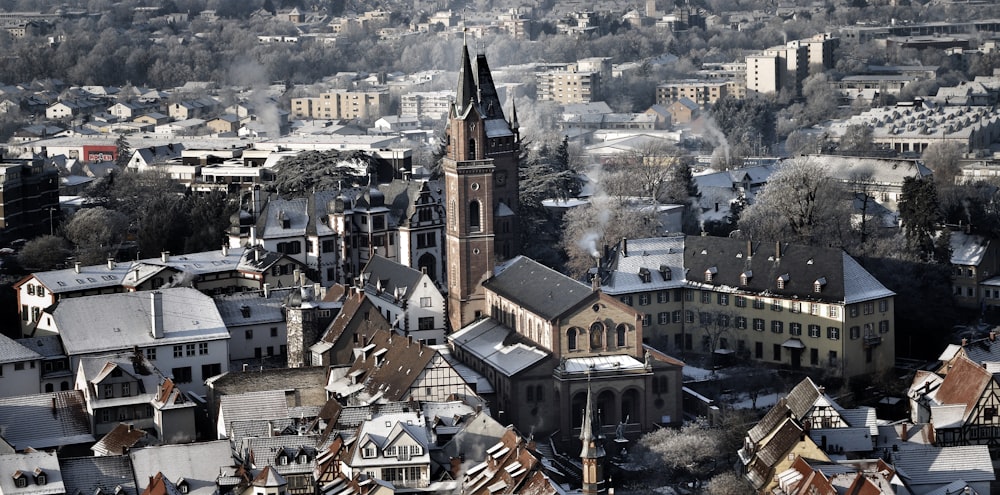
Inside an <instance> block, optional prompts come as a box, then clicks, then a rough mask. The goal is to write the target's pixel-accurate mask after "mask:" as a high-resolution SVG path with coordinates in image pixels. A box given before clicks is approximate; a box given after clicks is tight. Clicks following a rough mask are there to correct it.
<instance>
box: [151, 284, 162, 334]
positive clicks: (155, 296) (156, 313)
mask: <svg viewBox="0 0 1000 495" xmlns="http://www.w3.org/2000/svg"><path fill="white" fill-rule="evenodd" d="M149 296H150V301H151V303H152V305H151V311H150V317H151V320H152V321H151V322H150V323H151V324H152V327H151V331H152V335H153V338H154V339H162V338H163V293H162V292H160V291H158V290H154V291H152V292H151V293H150V294H149Z"/></svg>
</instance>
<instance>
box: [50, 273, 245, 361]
mask: <svg viewBox="0 0 1000 495" xmlns="http://www.w3.org/2000/svg"><path fill="white" fill-rule="evenodd" d="M158 292H159V293H160V294H161V295H162V298H163V337H162V338H159V339H155V338H153V336H152V335H151V328H152V317H151V312H152V303H151V301H152V299H151V298H152V295H153V294H154V293H153V292H150V291H141V292H127V293H119V294H101V295H96V296H85V297H73V298H68V299H64V300H62V301H59V304H57V305H56V306H55V309H54V310H52V317H53V320H54V322H55V327H56V328H58V329H59V334H60V336H61V337H62V341H63V345H64V347H65V349H66V352H67V354H69V355H80V354H90V353H96V352H105V351H117V350H122V349H132V348H134V347H140V348H145V347H152V346H163V345H168V344H171V343H181V342H184V343H189V342H198V341H209V340H220V339H228V338H229V331H228V330H226V325H225V323H224V322H223V321H222V317H221V316H220V315H219V310H218V309H216V307H215V303H214V302H213V301H212V298H211V297H209V296H206V295H205V294H202V293H201V292H199V291H198V290H196V289H192V288H188V287H175V288H171V289H162V290H160V291H158Z"/></svg>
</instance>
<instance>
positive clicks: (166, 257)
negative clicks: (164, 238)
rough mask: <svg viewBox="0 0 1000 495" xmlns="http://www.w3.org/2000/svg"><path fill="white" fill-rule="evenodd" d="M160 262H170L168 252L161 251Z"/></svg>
mask: <svg viewBox="0 0 1000 495" xmlns="http://www.w3.org/2000/svg"><path fill="white" fill-rule="evenodd" d="M160 260H161V261H163V262H164V263H166V262H168V261H170V251H161V252H160Z"/></svg>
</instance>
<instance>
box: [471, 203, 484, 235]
mask: <svg viewBox="0 0 1000 495" xmlns="http://www.w3.org/2000/svg"><path fill="white" fill-rule="evenodd" d="M479 216H480V215H479V201H472V202H470V203H469V230H471V231H473V232H478V231H479V230H480V226H481V225H482V223H481V222H480V219H479Z"/></svg>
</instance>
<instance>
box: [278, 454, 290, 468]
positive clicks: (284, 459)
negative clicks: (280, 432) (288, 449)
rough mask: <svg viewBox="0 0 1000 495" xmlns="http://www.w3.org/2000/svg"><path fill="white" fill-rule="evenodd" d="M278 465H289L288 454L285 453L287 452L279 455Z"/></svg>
mask: <svg viewBox="0 0 1000 495" xmlns="http://www.w3.org/2000/svg"><path fill="white" fill-rule="evenodd" d="M278 465H280V466H287V465H288V456H287V455H285V454H281V455H279V456H278Z"/></svg>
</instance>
